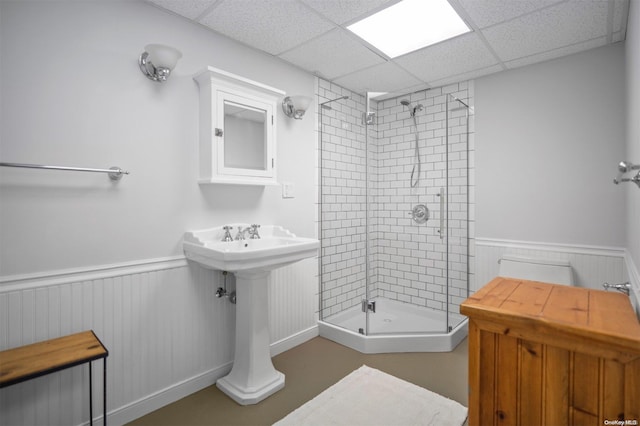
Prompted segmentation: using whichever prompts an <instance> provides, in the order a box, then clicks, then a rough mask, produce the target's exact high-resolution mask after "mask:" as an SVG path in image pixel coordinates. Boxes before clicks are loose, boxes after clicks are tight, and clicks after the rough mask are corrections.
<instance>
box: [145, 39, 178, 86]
mask: <svg viewBox="0 0 640 426" xmlns="http://www.w3.org/2000/svg"><path fill="white" fill-rule="evenodd" d="M144 50H145V51H144V52H142V55H140V58H139V59H138V65H140V71H142V73H143V74H144V75H146V76H147V78H148V79H149V80H153V81H157V82H159V83H162V82H163V81H166V80H167V78H169V75H170V74H171V71H173V69H174V68H175V66H176V64H177V63H178V59H180V58H181V57H182V53H180V51H179V50H178V49H175V48H173V47H171V46H165V45H164V44H148V45H146V46H145V47H144Z"/></svg>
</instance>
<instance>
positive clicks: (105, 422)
mask: <svg viewBox="0 0 640 426" xmlns="http://www.w3.org/2000/svg"><path fill="white" fill-rule="evenodd" d="M102 365H103V374H104V378H103V381H102V383H103V384H104V385H103V389H102V398H103V402H102V407H103V409H104V417H103V418H102V424H103V425H104V426H107V357H104V358H102Z"/></svg>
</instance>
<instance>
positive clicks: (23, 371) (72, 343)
mask: <svg viewBox="0 0 640 426" xmlns="http://www.w3.org/2000/svg"><path fill="white" fill-rule="evenodd" d="M107 356H109V351H108V350H107V348H105V347H104V345H103V344H102V342H101V341H100V339H98V337H97V336H96V335H95V334H94V332H93V331H83V332H81V333H76V334H71V335H69V336H64V337H59V338H56V339H51V340H46V341H43V342H38V343H33V344H31V345H26V346H21V347H18V348H14V349H8V350H5V351H2V352H0V388H4V387H7V386H11V385H15V384H17V383H21V382H24V381H27V380H31V379H35V378H36V377H41V376H44V375H47V374H50V373H54V372H56V371H60V370H64V369H67V368H70V367H75V366H77V365H81V364H85V363H89V422H90V424H93V392H92V387H93V384H92V379H91V361H95V360H97V359H100V358H102V360H103V361H102V362H103V369H104V373H103V374H104V387H103V404H104V417H103V423H104V424H105V425H106V424H107Z"/></svg>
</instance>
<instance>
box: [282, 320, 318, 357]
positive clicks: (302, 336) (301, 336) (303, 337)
mask: <svg viewBox="0 0 640 426" xmlns="http://www.w3.org/2000/svg"><path fill="white" fill-rule="evenodd" d="M319 335H320V330H319V329H318V324H316V325H314V326H312V327H309V328H307V329H306V330H302V331H299V332H297V333H295V334H292V335H291V336H288V337H285V338H284V339H281V340H278V341H277V342H274V343H272V344H271V347H270V350H271V356H276V355H279V354H281V353H282V352H286V351H288V350H289V349H292V348H295V347H296V346H298V345H301V344H303V343H304V342H306V341H307V340H311V339H313V338H314V337H317V336H319Z"/></svg>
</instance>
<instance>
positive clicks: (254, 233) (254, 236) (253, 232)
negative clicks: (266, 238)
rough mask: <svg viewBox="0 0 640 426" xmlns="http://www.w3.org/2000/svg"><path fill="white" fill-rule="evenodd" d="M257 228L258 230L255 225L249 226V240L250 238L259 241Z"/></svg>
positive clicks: (258, 226)
mask: <svg viewBox="0 0 640 426" xmlns="http://www.w3.org/2000/svg"><path fill="white" fill-rule="evenodd" d="M258 228H260V225H257V224H255V223H254V224H253V225H251V230H250V231H249V234H251V236H250V237H249V238H251V239H252V240H257V239H260V234H258Z"/></svg>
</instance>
